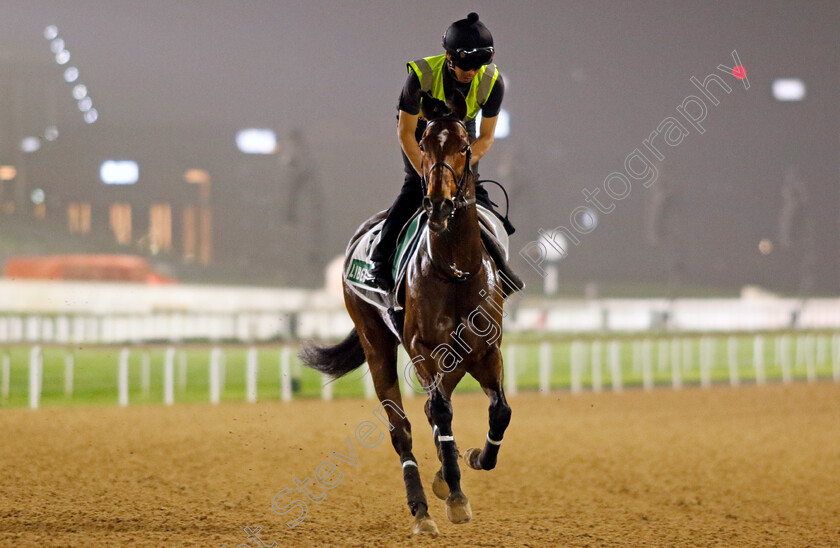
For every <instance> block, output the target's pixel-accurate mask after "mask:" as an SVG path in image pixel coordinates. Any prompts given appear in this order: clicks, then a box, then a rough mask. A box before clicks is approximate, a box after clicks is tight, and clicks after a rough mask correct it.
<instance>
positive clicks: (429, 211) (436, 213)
mask: <svg viewBox="0 0 840 548" xmlns="http://www.w3.org/2000/svg"><path fill="white" fill-rule="evenodd" d="M423 209H424V210H425V211H426V215H428V217H429V229H431V230H432V231H433V232H442V231H444V230H446V225H447V221H448V220H449V217H451V216H452V214H453V213H454V212H455V202H454V201H453V200H452V199H451V198H442V199H439V200H434V199H432V198H431V197H430V196H426V197H425V198H423Z"/></svg>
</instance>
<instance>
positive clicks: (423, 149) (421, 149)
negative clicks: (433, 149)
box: [420, 144, 426, 152]
mask: <svg viewBox="0 0 840 548" xmlns="http://www.w3.org/2000/svg"><path fill="white" fill-rule="evenodd" d="M425 150H426V149H425V148H423V145H422V144H421V145H420V152H424V151H425Z"/></svg>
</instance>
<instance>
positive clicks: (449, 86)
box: [366, 13, 524, 291]
mask: <svg viewBox="0 0 840 548" xmlns="http://www.w3.org/2000/svg"><path fill="white" fill-rule="evenodd" d="M443 48H444V50H445V51H446V52H445V54H443V55H437V56H434V57H426V58H425V59H418V60H417V61H412V62H411V63H408V79H407V80H406V82H405V85H404V86H403V89H402V93H401V94H400V99H399V104H398V109H399V130H398V134H399V139H400V145H401V147H402V158H403V164H404V165H405V181H404V182H403V186H402V189H401V190H400V195H399V196H398V197H397V199H396V200H395V201H394V203H393V205H391V208H390V209H389V210H388V216H387V218H386V219H385V223H384V225H383V226H382V231H381V234H380V239H379V243H378V244H377V246H376V248H375V249H374V251H373V254H372V256H371V261H372V262H373V268H372V269H371V271H370V278H369V279H368V280H366V282H367V283H368V284H369V285H371V286H374V287H378V288H379V289H382V290H385V291H390V290H392V289H394V280H393V276H392V273H391V258H392V257H391V256H392V255H393V253H394V248H395V247H396V243H397V238H398V236H399V233H400V231H401V230H402V227H403V225H404V224H405V223H406V222H408V219H409V218H411V216H412V215H413V214H414V212H415V211H417V209H418V208H419V207H420V204H421V203H422V201H423V192H422V184H421V180H420V173H421V169H422V168H421V160H422V153H421V152H420V146H419V142H420V139H421V137H422V136H423V132H424V131H425V129H426V123H427V121H426V120H424V119H422V118H421V116H420V100H421V99H420V96H421V92H426V93H429V94H431V95H432V96H433V97H434V98H435V99H440V100H445V99H446V97H447V96H448V95H449V94H451V93H453V92H454V91H455V90H457V91H460V92H461V93H462V94H463V95H464V97H465V98H466V101H467V116H466V119H465V120H464V122H465V124H466V127H467V132H468V133H469V136H470V142H471V145H470V148H471V149H472V161H471V163H472V169H473V171H474V172H475V174H476V179H478V160H480V159H481V157H482V156H484V155H485V154H487V151H488V150H490V147H491V146H492V145H493V134H494V132H495V129H496V121H497V116H498V114H499V111H500V109H501V105H502V98H503V97H504V94H505V84H504V80H503V79H502V74H501V73H500V72H499V70H498V69H497V68H496V65H495V64H493V63H492V61H493V55H494V53H495V50H494V47H493V35H491V34H490V31H489V30H487V27H485V26H484V24H483V23H482V22H481V21H479V20H478V14H476V13H470V14H469V15H468V16H467V18H466V19H460V20H458V21H455V22H454V23H452V24H451V25H450V26H449V28H448V29H446V33H445V34H444V35H443ZM479 111H481V115H482V118H481V132H480V133H481V135H480V136H479V137H478V138H477V139H476V136H475V118H476V116H477V115H478V113H479ZM475 194H476V201H477V202H478V203H480V204H481V205H483V206H485V207H486V208H488V209H490V210H491V211H493V208H492V205H493V204H492V202H490V198H489V196H488V194H487V190H485V189H484V187H483V186H482V185H478V184H477V185H476V188H475ZM494 213H495V211H494ZM497 216H498V214H497ZM500 218H501V216H500ZM502 220H503V222H504V224H505V230H506V231H507V233H508V234H512V233H513V231H514V228H513V226H512V225H511V224H510V223H509V222H508V221H507V219H505V218H502ZM482 239H483V240H484V243H485V247H487V250H488V252H489V253H490V255H491V256H492V257H493V260H494V261H495V262H496V266H497V267H498V268H499V270H501V271H502V272H503V273H504V274H505V275H506V276H507V277H508V278H509V279H510V280H511V281H512V282H513V283H514V284H515V285H516V287H515V288H510V289H509V290H510V291H512V290H515V289H521V288H522V287H524V284H523V283H522V281H521V280H520V279H519V277H518V276H517V275H516V274H514V273H513V272H512V271H511V269H510V267H509V266H508V265H507V263H506V262H505V260H504V252H503V251H502V250H501V249H500V248H499V246H498V244H497V243H496V242H495V241H494V240H493V239H492V238H487V237H485V235H484V233H483V231H482Z"/></svg>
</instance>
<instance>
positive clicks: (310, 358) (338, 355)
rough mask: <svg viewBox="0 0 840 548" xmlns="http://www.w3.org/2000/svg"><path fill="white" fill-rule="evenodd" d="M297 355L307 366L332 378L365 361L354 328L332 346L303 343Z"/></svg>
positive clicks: (363, 352)
mask: <svg viewBox="0 0 840 548" xmlns="http://www.w3.org/2000/svg"><path fill="white" fill-rule="evenodd" d="M298 356H299V357H300V359H301V360H303V363H304V365H306V366H307V367H311V368H312V369H314V370H315V371H319V372H321V373H324V374H326V375H329V376H331V377H332V378H334V379H337V378H338V377H341V376H342V375H346V374H347V373H349V372H351V371H353V370H354V369H356V368H357V367H359V366H360V365H362V364H363V363H365V351H364V349H362V342H361V341H360V340H359V334H358V333H356V328H353V329H352V330H350V333H349V334H348V335H347V336H346V337H345V338H344V340H343V341H341V342H340V343H338V344H336V345H334V346H322V345H319V344H314V343H307V344H305V345H303V349H302V350H301V351H300V353H299V354H298Z"/></svg>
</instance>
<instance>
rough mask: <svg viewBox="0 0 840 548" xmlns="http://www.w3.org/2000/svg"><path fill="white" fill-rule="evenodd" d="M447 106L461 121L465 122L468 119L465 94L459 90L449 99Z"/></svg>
mask: <svg viewBox="0 0 840 548" xmlns="http://www.w3.org/2000/svg"><path fill="white" fill-rule="evenodd" d="M446 106H447V107H449V110H451V111H452V113H453V114H454V115H455V116H457V117H458V119H459V120H464V119H465V118H466V117H467V100H466V99H465V98H464V94H463V93H461V92H460V91H458V90H457V89H456V90H455V93H454V94H453V95H452V96H451V97H447V99H446Z"/></svg>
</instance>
